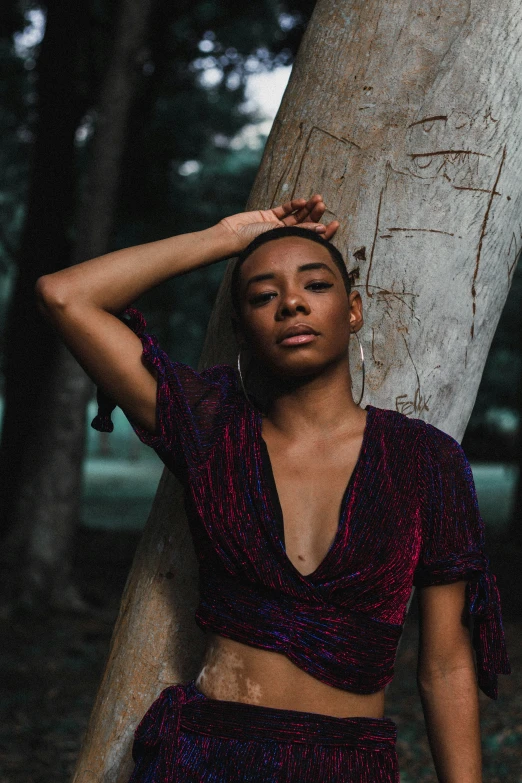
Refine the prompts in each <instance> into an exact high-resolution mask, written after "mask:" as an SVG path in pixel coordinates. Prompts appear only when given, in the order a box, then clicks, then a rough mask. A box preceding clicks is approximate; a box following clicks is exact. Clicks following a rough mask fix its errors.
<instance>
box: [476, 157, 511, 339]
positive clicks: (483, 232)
mask: <svg viewBox="0 0 522 783" xmlns="http://www.w3.org/2000/svg"><path fill="white" fill-rule="evenodd" d="M506 150H507V147H506V146H504V149H503V150H502V157H501V159H500V165H499V167H498V171H497V176H496V179H495V182H494V184H493V187H492V189H491V193H490V196H489V198H488V204H487V207H486V211H485V213H484V218H483V220H482V226H481V229H480V238H479V243H478V248H477V255H476V258H475V271H474V272H473V280H472V283H471V298H472V320H471V330H470V334H471V339H472V340H473V338H474V336H475V312H476V309H477V303H476V298H477V291H476V288H475V282H476V280H477V275H478V270H479V266H480V257H481V255H482V245H483V243H484V237H485V236H486V229H487V226H488V220H489V215H490V212H491V205H492V204H493V199H494V197H495V192H496V190H497V185H498V183H499V180H500V175H501V174H502V169H503V167H504V161H505V160H506Z"/></svg>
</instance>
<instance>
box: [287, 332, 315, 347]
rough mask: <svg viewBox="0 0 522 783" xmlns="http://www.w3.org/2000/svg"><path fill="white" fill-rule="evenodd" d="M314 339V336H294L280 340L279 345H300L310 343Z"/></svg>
mask: <svg viewBox="0 0 522 783" xmlns="http://www.w3.org/2000/svg"><path fill="white" fill-rule="evenodd" d="M316 338H317V335H316V334H294V335H293V336H292V337H285V339H284V340H281V343H280V345H302V344H303V343H311V342H312V340H315V339H316Z"/></svg>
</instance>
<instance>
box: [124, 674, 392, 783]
mask: <svg viewBox="0 0 522 783" xmlns="http://www.w3.org/2000/svg"><path fill="white" fill-rule="evenodd" d="M396 738H397V727H396V725H395V723H394V722H393V721H392V720H390V719H389V718H335V717H330V716H328V715H319V714H317V713H313V712H300V711H298V710H282V709H276V708H273V707H261V706H258V705H252V704H243V703H241V702H235V701H222V700H219V699H210V698H208V697H207V696H205V694H203V693H201V691H200V690H198V688H197V687H196V685H195V681H194V680H191V681H190V682H188V683H186V684H185V685H175V686H171V687H169V688H166V689H165V690H164V691H162V693H161V694H160V696H159V697H158V698H157V699H156V701H155V702H154V703H153V704H152V705H151V707H150V708H149V709H148V711H147V712H146V714H145V715H144V717H143V719H142V721H141V723H140V724H139V726H138V728H137V729H136V732H135V735H134V745H133V748H132V756H133V759H134V762H135V768H134V772H133V773H132V776H131V778H130V780H129V783H174V781H180V783H257V781H259V783H276V781H277V783H282V782H283V781H284V783H291V782H292V781H295V783H307V781H310V783H399V767H398V763H397V753H396V748H395V745H396Z"/></svg>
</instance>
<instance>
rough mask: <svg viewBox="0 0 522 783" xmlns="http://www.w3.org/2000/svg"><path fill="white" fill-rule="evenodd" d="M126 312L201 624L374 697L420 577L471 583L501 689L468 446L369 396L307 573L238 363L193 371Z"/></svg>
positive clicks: (501, 657)
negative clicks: (335, 506) (178, 501)
mask: <svg viewBox="0 0 522 783" xmlns="http://www.w3.org/2000/svg"><path fill="white" fill-rule="evenodd" d="M125 316H127V319H128V320H126V323H128V325H129V326H130V328H132V329H133V331H135V332H136V334H137V335H138V336H139V337H140V339H141V341H142V344H143V354H144V361H145V362H146V363H148V364H149V365H152V366H153V367H155V368H156V371H157V375H158V391H157V427H156V433H155V434H151V433H150V432H147V431H146V430H145V429H143V428H142V427H140V426H139V425H137V424H134V423H132V422H131V424H132V426H133V429H134V431H135V432H136V434H137V435H138V437H139V438H140V440H142V441H143V442H144V443H146V444H147V445H148V446H151V447H152V448H153V449H155V451H156V452H157V454H158V455H159V457H160V458H161V460H162V461H163V462H164V464H165V465H166V466H167V467H168V468H169V470H171V471H172V473H173V474H174V475H175V476H177V477H178V478H179V480H180V481H181V482H182V483H183V485H184V488H185V507H186V510H187V517H188V521H189V525H190V530H191V534H192V538H193V542H194V547H195V550H196V555H197V558H198V562H199V572H200V603H199V606H198V609H197V612H196V622H197V623H198V625H199V626H200V627H201V628H206V629H210V630H212V631H213V632H214V633H217V634H220V635H221V636H225V637H228V638H231V639H235V640H237V641H240V642H243V643H244V644H248V645H251V646H253V647H260V648H263V649H266V650H274V651H276V652H280V653H283V654H285V655H286V656H287V657H288V658H289V659H290V660H291V661H292V662H293V663H295V664H296V665H297V666H299V667H300V668H301V669H304V670H305V671H306V672H308V673H309V674H311V675H312V676H314V677H316V678H317V679H318V680H321V681H322V682H325V683H327V684H328V685H332V686H334V687H336V688H341V689H345V690H350V691H353V692H355V693H374V692H376V691H378V690H380V689H381V688H383V687H384V686H385V685H386V684H387V683H389V682H390V681H391V679H392V678H393V666H394V661H395V654H396V651H397V645H398V642H399V638H400V636H401V633H402V627H403V624H404V620H405V616H406V612H407V605H408V599H409V597H410V594H411V589H412V586H413V585H416V586H418V587H422V586H424V585H434V584H445V583H448V582H455V581H457V580H460V579H465V580H468V584H467V586H466V600H467V606H468V609H469V612H470V615H471V617H472V618H473V630H472V641H473V647H474V649H475V653H476V662H477V675H478V684H479V686H480V688H481V689H482V690H483V691H484V693H486V694H487V695H488V696H490V697H491V698H493V699H496V698H497V679H498V678H497V675H498V674H499V673H502V674H509V673H510V665H509V660H508V655H507V651H506V645H505V639H504V630H503V626H502V617H501V606H500V597H499V592H498V588H497V585H496V580H495V576H494V574H493V573H491V570H490V565H489V559H488V557H487V556H486V554H485V551H484V523H483V521H482V518H481V516H480V512H479V508H478V503H477V497H476V493H475V486H474V483H473V477H472V473H471V468H470V466H469V463H468V461H467V459H466V456H465V455H464V452H463V450H462V448H461V446H460V445H459V443H458V442H457V441H456V440H455V439H454V438H452V437H451V436H450V435H448V434H446V433H445V432H443V431H442V430H439V429H437V428H436V427H434V426H433V425H431V424H428V423H427V422H424V421H422V420H421V419H413V418H408V417H407V416H405V415H404V414H402V413H398V412H396V411H393V410H388V409H384V408H376V407H374V406H373V405H367V406H366V410H367V411H368V416H367V420H366V425H365V431H364V437H363V443H362V447H361V452H360V454H359V458H358V460H357V463H356V465H355V468H354V470H353V473H352V475H351V477H350V480H349V482H348V485H347V487H346V489H345V493H344V496H343V500H342V503H341V513H340V520H339V527H338V530H337V533H336V535H335V538H334V540H333V543H332V545H331V547H330V549H329V550H328V552H327V554H326V556H325V557H324V559H323V561H322V562H321V563H320V565H319V566H318V567H317V568H316V569H315V571H313V572H312V573H311V574H308V575H307V576H303V575H302V574H301V573H300V572H299V571H298V570H297V569H296V568H295V566H294V565H293V564H292V562H291V561H290V559H289V558H288V557H287V555H286V552H285V546H284V541H283V527H282V514H281V509H280V506H279V501H278V498H277V489H276V487H275V482H274V479H273V475H272V472H271V467H270V463H269V458H268V452H267V450H266V446H264V441H263V439H262V437H261V431H262V416H261V413H260V412H259V411H258V410H257V409H256V408H254V407H253V406H251V405H250V404H248V403H247V401H246V400H245V398H244V396H243V394H242V392H241V388H240V385H239V379H238V376H237V372H236V370H235V369H234V368H232V367H231V366H229V365H217V366H213V367H209V368H208V369H206V370H203V371H202V372H196V371H195V370H193V369H192V368H191V367H189V366H188V365H185V364H182V363H180V362H174V361H171V360H170V359H169V357H168V356H167V355H166V354H165V353H164V351H162V350H161V348H160V347H159V345H158V343H157V341H156V338H155V337H153V336H151V335H148V334H146V333H145V328H146V324H145V320H144V319H143V316H142V315H141V313H139V312H138V311H137V310H134V309H132V308H129V309H128V310H126V311H125ZM98 403H99V413H98V416H97V417H96V418H95V419H94V421H93V422H92V426H93V427H94V428H95V429H98V430H101V431H111V430H112V422H111V420H110V413H111V411H112V409H113V408H114V404H112V403H111V402H110V400H108V399H107V398H106V397H105V395H104V394H103V393H102V392H101V391H99V392H98Z"/></svg>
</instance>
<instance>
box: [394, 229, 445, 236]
mask: <svg viewBox="0 0 522 783" xmlns="http://www.w3.org/2000/svg"><path fill="white" fill-rule="evenodd" d="M388 231H408V232H410V231H427V232H428V233H429V234H446V236H448V237H454V236H455V234H452V233H451V232H450V231H441V230H440V229H438V228H389V229H388Z"/></svg>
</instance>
